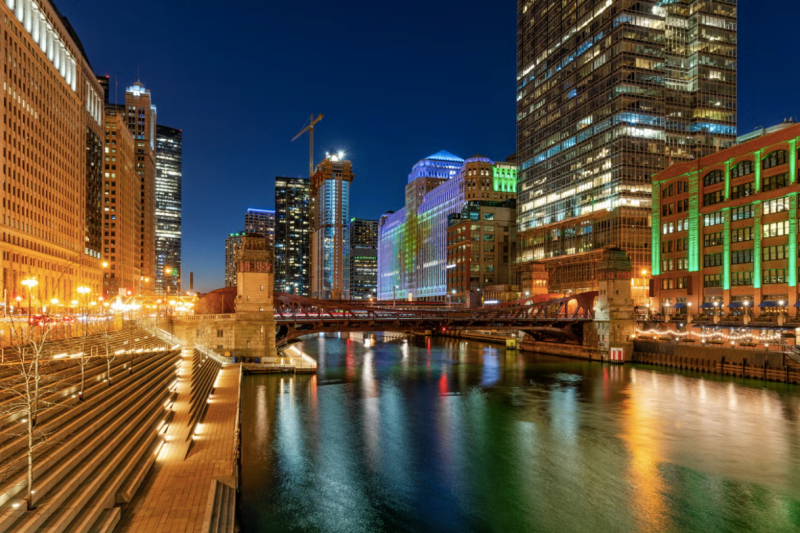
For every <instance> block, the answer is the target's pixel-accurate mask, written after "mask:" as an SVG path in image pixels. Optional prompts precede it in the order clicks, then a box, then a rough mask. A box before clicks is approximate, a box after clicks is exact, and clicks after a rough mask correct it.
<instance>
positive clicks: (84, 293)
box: [78, 286, 92, 327]
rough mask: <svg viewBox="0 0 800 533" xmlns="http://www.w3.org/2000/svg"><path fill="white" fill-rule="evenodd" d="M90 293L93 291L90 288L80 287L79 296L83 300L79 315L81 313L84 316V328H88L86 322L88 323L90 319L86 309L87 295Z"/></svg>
mask: <svg viewBox="0 0 800 533" xmlns="http://www.w3.org/2000/svg"><path fill="white" fill-rule="evenodd" d="M90 292H92V289H90V288H89V287H84V286H81V287H78V294H80V295H81V298H80V307H81V309H80V310H79V311H78V314H81V313H82V314H83V323H84V327H86V322H88V320H89V318H88V316H87V309H86V298H87V294H89V293H90Z"/></svg>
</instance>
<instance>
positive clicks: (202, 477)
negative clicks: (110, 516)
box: [115, 350, 240, 533]
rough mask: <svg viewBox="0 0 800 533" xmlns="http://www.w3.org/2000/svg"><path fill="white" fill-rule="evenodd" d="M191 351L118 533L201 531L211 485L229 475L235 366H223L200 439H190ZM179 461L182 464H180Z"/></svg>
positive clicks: (236, 390) (235, 395)
mask: <svg viewBox="0 0 800 533" xmlns="http://www.w3.org/2000/svg"><path fill="white" fill-rule="evenodd" d="M191 371H192V351H191V350H185V351H184V353H183V359H182V363H181V370H180V382H179V383H178V398H177V400H176V401H175V406H174V410H175V415H174V418H173V420H172V423H171V424H170V426H169V430H168V432H167V437H168V438H167V442H166V443H165V444H164V446H163V447H162V448H161V452H160V453H159V455H158V458H157V459H156V462H155V464H154V465H153V468H152V469H151V470H150V473H149V474H148V475H147V479H146V480H145V482H144V484H143V485H142V487H141V488H140V489H139V491H138V492H137V494H136V496H135V497H134V499H133V501H132V502H131V504H130V505H129V506H128V507H127V509H126V510H125V512H124V514H123V515H122V519H121V520H120V523H119V525H118V526H117V528H116V530H115V531H117V532H129V531H134V532H147V533H157V532H175V533H179V532H189V531H201V529H202V525H203V518H204V514H205V511H206V506H207V502H208V495H209V488H210V487H211V481H212V480H214V479H217V478H223V477H228V476H232V475H233V474H234V468H235V466H234V440H235V437H234V433H235V425H236V414H237V413H236V411H237V408H238V395H239V387H240V383H239V367H238V366H237V365H227V366H224V367H223V368H222V372H221V374H220V376H219V378H218V379H217V381H216V384H217V387H216V391H215V392H214V395H213V399H212V401H211V403H210V404H209V406H208V412H207V413H206V416H205V420H204V422H203V424H202V425H201V427H200V430H199V435H198V437H197V439H196V440H194V445H193V447H192V448H191V450H190V451H189V456H188V457H186V452H187V449H188V447H189V443H190V442H191V439H189V440H188V441H187V437H189V430H190V429H191V428H190V427H189V426H188V425H187V424H188V423H189V419H190V416H189V401H190V397H191ZM184 457H186V459H185V460H184Z"/></svg>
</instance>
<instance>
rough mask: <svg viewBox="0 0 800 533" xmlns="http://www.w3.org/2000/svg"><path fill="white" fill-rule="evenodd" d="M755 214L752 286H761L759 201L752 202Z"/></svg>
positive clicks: (755, 287) (756, 287) (757, 287)
mask: <svg viewBox="0 0 800 533" xmlns="http://www.w3.org/2000/svg"><path fill="white" fill-rule="evenodd" d="M753 203H754V204H755V205H754V206H753V207H754V208H755V210H756V216H755V217H753V233H754V237H755V238H754V239H753V265H754V266H753V288H754V289H759V288H761V202H753Z"/></svg>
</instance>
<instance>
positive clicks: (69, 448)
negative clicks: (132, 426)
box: [0, 364, 172, 528]
mask: <svg viewBox="0 0 800 533" xmlns="http://www.w3.org/2000/svg"><path fill="white" fill-rule="evenodd" d="M171 370H172V369H171V368H170V365H169V364H167V365H166V366H162V368H161V369H159V371H158V372H157V373H155V374H154V375H150V376H149V379H147V378H146V379H145V381H144V382H143V384H142V385H144V386H141V387H139V388H138V389H137V390H135V391H134V392H133V394H132V395H129V396H128V398H129V399H130V401H131V402H133V403H131V404H128V405H126V404H123V403H120V404H118V405H116V406H115V407H113V408H112V409H108V410H104V412H103V414H102V415H101V416H99V417H96V419H95V423H92V424H88V425H84V426H82V427H75V428H70V427H67V428H65V431H66V430H67V429H73V430H74V431H75V434H74V435H73V437H74V438H70V439H67V440H64V441H63V442H62V444H63V445H62V446H58V447H55V448H54V449H53V450H52V451H51V452H50V453H48V454H47V455H45V456H43V457H42V456H40V457H37V461H36V465H35V467H36V472H35V476H36V479H37V486H36V489H37V492H38V494H36V495H35V499H36V501H38V500H40V499H41V498H43V497H45V496H46V495H47V491H48V487H50V486H54V485H55V484H57V483H59V482H60V480H61V479H63V478H64V477H65V476H67V475H69V473H70V472H71V471H72V469H73V468H74V466H73V465H77V464H79V462H81V461H82V460H83V459H84V458H85V457H86V456H88V455H89V454H91V453H93V452H94V450H95V448H97V447H98V446H99V445H102V443H103V442H104V441H105V440H107V436H109V435H111V436H113V435H117V434H118V433H117V432H118V431H119V430H120V428H121V427H124V424H125V423H126V422H128V421H129V420H130V419H131V417H134V418H135V417H136V416H137V415H138V414H140V411H139V410H140V409H142V408H143V407H141V406H146V405H148V404H149V402H150V401H152V398H153V397H154V396H155V397H158V398H159V400H158V401H159V402H161V403H163V400H161V399H160V398H163V397H165V396H166V394H167V391H166V386H167V385H168V383H169V380H170V379H171V376H170V372H171ZM148 385H155V386H156V387H164V390H163V391H159V390H158V389H156V388H151V387H148ZM101 407H102V406H98V410H99V409H100V408H101ZM159 407H160V408H161V405H159ZM78 437H79V438H78ZM76 438H77V440H76ZM84 440H85V441H86V442H85V443H84ZM81 443H83V444H81ZM78 444H80V445H78ZM13 482H14V485H13V486H11V487H9V488H7V489H6V491H5V493H4V494H3V495H2V499H3V503H4V504H8V503H9V500H10V499H11V498H14V497H15V496H16V495H17V494H19V493H20V492H21V491H22V490H23V489H24V488H25V487H26V486H27V479H26V476H25V474H24V472H22V473H21V474H20V475H18V476H17V477H16V478H15V479H14V480H13ZM0 509H1V507H0ZM4 522H5V520H4V517H3V516H2V513H0V528H2V524H3V523H4Z"/></svg>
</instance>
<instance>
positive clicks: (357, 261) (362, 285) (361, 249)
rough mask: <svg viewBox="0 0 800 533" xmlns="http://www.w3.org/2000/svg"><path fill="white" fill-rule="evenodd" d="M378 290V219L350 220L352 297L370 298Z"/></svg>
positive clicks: (358, 298)
mask: <svg viewBox="0 0 800 533" xmlns="http://www.w3.org/2000/svg"><path fill="white" fill-rule="evenodd" d="M377 291H378V221H377V220H365V219H363V218H354V219H353V220H351V221H350V299H351V300H369V299H370V298H373V297H376V296H377Z"/></svg>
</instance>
